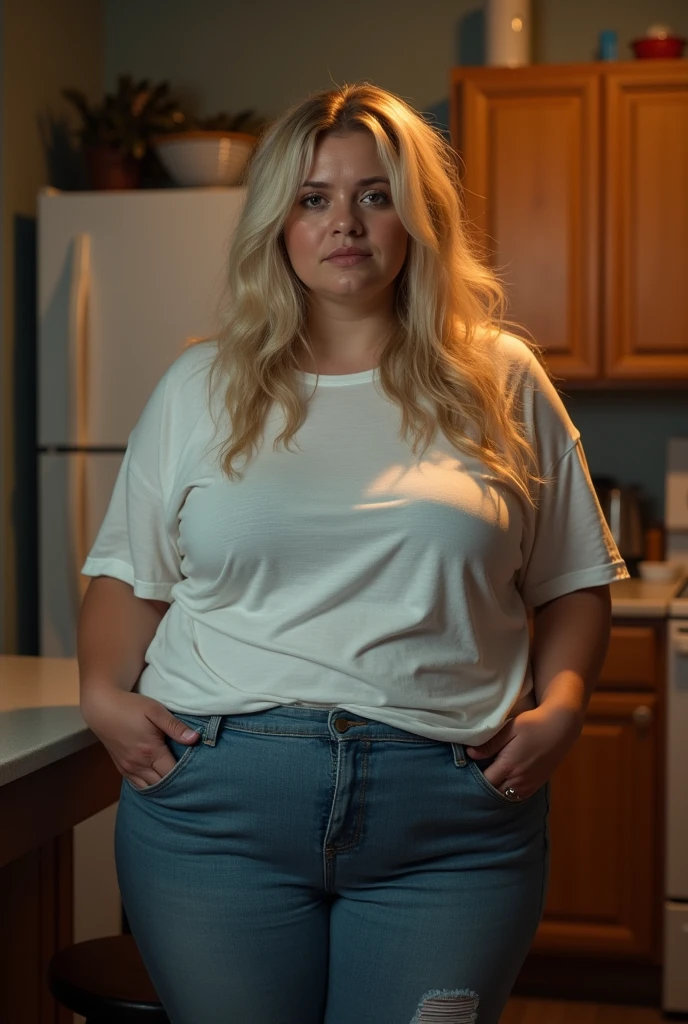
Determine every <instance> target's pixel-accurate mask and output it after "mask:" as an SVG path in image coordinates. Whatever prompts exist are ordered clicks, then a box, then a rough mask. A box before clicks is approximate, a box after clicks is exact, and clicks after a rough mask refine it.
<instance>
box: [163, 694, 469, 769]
mask: <svg viewBox="0 0 688 1024" xmlns="http://www.w3.org/2000/svg"><path fill="white" fill-rule="evenodd" d="M171 714H173V715H175V717H176V718H179V719H180V721H183V722H187V723H188V724H190V725H191V726H192V727H196V726H199V727H200V731H201V732H202V733H203V739H202V742H203V743H205V744H208V745H210V746H214V745H215V743H216V741H217V736H218V734H219V733H220V731H221V730H223V729H229V730H232V731H235V732H253V733H260V734H262V735H275V736H304V737H307V736H322V737H329V738H331V739H336V740H346V739H347V738H348V739H366V740H377V741H386V742H392V743H412V744H438V743H439V744H442V745H445V746H451V747H453V748H454V753H455V755H456V756H457V758H458V760H459V761H460V762H461V761H463V760H464V758H465V754H464V748H463V744H461V743H451V744H449V743H447V742H446V741H444V740H433V739H430V737H428V736H419V735H417V734H416V733H411V732H408V731H407V730H405V729H398V728H397V727H396V726H393V725H388V724H386V723H385V722H378V721H375V720H374V719H371V718H366V717H365V716H363V715H358V714H355V713H354V712H352V711H347V710H346V709H345V708H341V707H336V708H317V707H310V706H303V705H298V706H296V705H291V704H287V705H280V706H278V707H275V708H267V709H266V710H265V711H255V712H249V713H244V714H240V715H231V714H228V715H193V714H187V713H186V712H185V711H171Z"/></svg>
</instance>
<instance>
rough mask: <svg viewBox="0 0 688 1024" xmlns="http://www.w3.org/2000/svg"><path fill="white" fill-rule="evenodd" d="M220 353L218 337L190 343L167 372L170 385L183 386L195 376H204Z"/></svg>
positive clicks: (166, 375)
mask: <svg viewBox="0 0 688 1024" xmlns="http://www.w3.org/2000/svg"><path fill="white" fill-rule="evenodd" d="M217 353H218V344H217V340H216V339H214V338H213V339H211V340H209V341H196V342H191V343H190V344H188V345H187V346H186V347H185V348H184V349H183V350H182V352H180V354H179V355H178V356H177V357H176V359H175V360H174V361H173V362H172V363H171V365H170V366H169V368H168V370H167V371H166V373H165V377H166V378H167V381H168V387H170V386H172V387H183V386H184V385H185V384H186V383H187V382H189V381H191V380H193V379H194V378H195V377H198V376H203V375H204V374H205V373H206V372H207V371H208V370H209V369H210V365H211V363H212V361H213V359H214V358H215V356H216V355H217Z"/></svg>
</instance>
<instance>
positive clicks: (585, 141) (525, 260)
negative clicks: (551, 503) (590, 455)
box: [450, 65, 601, 380]
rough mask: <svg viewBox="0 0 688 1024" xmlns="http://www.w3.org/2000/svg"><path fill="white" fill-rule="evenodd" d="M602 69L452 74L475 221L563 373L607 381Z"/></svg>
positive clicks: (455, 130)
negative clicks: (603, 359)
mask: <svg viewBox="0 0 688 1024" xmlns="http://www.w3.org/2000/svg"><path fill="white" fill-rule="evenodd" d="M599 79H600V72H599V68H598V66H597V65H589V66H588V65H586V66H585V67H582V68H581V67H579V66H568V67H566V66H563V67H558V66H556V65H540V66H536V67H531V68H518V69H514V70H511V69H508V68H505V69H501V68H499V69H498V68H492V67H490V68H477V67H458V68H453V69H452V83H451V126H450V127H451V136H452V145H453V146H454V148H455V149H456V150H458V152H459V156H460V158H461V162H462V176H463V177H462V180H463V184H464V186H465V190H466V206H467V212H468V217H469V220H470V221H471V222H472V224H473V225H474V228H475V236H476V237H477V239H478V241H479V242H480V243H481V245H482V246H484V247H485V250H486V255H487V256H488V259H489V262H490V264H491V265H492V267H493V268H494V269H496V270H497V271H498V273H499V275H500V277H501V278H502V280H503V283H504V285H505V287H506V291H507V294H508V297H509V309H508V311H507V316H508V317H509V318H510V319H513V320H516V321H518V322H519V323H521V324H523V325H524V326H525V327H526V328H527V329H528V330H529V331H530V332H531V334H532V335H533V337H534V338H535V340H536V341H537V342H538V344H540V345H542V346H543V347H544V348H545V350H546V355H547V363H548V365H549V367H550V369H551V370H552V371H553V373H554V374H555V375H556V376H561V377H564V378H566V379H568V380H576V379H579V380H586V379H591V378H596V377H599V374H600V372H601V367H600V358H599V352H600V343H599V327H600V324H599V321H600V316H599V309H600V306H599V299H600V295H599V288H600V285H599V276H600V198H599V191H600V189H599V181H600V162H601V160H600V124H599V119H600V115H599V111H600V95H601V89H600V80H599Z"/></svg>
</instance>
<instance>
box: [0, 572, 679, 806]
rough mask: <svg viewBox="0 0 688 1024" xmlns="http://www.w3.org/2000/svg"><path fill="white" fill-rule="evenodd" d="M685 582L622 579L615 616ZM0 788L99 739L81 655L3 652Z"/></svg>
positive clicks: (645, 614)
mask: <svg viewBox="0 0 688 1024" xmlns="http://www.w3.org/2000/svg"><path fill="white" fill-rule="evenodd" d="M681 586H682V581H681V580H678V579H677V580H674V581H673V582H671V583H647V582H646V581H645V580H640V579H629V580H619V581H618V582H616V583H612V584H611V595H612V615H613V616H614V617H615V618H662V617H663V616H665V615H666V614H667V611H668V607H669V602H670V601H671V599H672V598H673V597H674V595H675V594H676V593H677V592H678V591H679V590H680V588H681ZM0 680H2V685H0V786H3V785H6V784H7V783H8V782H13V781H14V780H15V779H19V778H21V777H22V776H25V775H29V774H30V773H31V772H34V771H36V770H37V769H39V768H44V767H45V766H46V765H49V764H51V763H52V762H54V761H59V760H60V759H61V758H63V757H66V756H67V755H69V754H73V753H75V752H76V751H79V750H83V749H84V748H86V747H89V746H92V745H93V744H96V743H99V740H98V738H97V736H96V735H95V733H93V732H91V730H90V729H89V728H88V726H87V725H86V723H85V722H84V719H83V718H82V715H81V709H80V707H79V670H78V663H77V660H76V658H40V657H29V656H25V655H0Z"/></svg>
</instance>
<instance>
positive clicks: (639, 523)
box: [592, 476, 645, 576]
mask: <svg viewBox="0 0 688 1024" xmlns="http://www.w3.org/2000/svg"><path fill="white" fill-rule="evenodd" d="M592 482H593V486H594V488H595V491H596V492H597V497H598V500H599V503H600V505H601V506H602V511H603V512H604V517H605V519H606V520H607V522H608V524H609V529H610V530H611V534H612V537H613V538H614V540H615V542H616V546H617V547H618V549H619V552H620V554H621V557H622V558H623V559H624V561H625V562H626V567H627V568H628V571H629V572H630V574H631V576H638V575H639V572H638V563H639V562H641V561H642V560H643V558H644V554H645V546H644V532H643V504H644V501H643V494H642V492H641V489H640V488H639V487H636V486H629V487H621V486H620V485H619V484H618V483H617V482H616V480H614V479H613V478H612V477H607V476H598V477H593V478H592Z"/></svg>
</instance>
